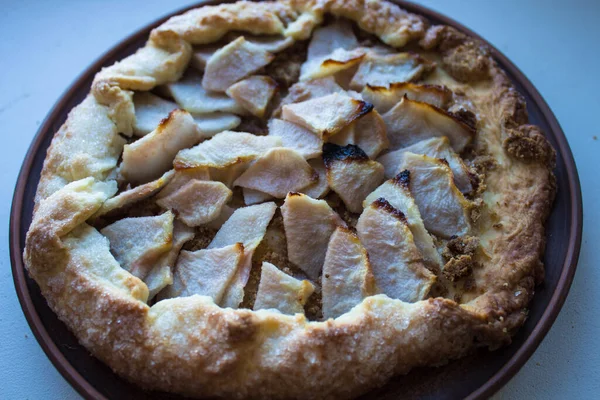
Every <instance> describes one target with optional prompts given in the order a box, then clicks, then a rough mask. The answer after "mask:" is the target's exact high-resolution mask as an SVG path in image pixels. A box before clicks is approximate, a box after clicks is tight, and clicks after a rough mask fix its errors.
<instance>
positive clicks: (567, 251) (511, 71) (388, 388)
mask: <svg viewBox="0 0 600 400" xmlns="http://www.w3.org/2000/svg"><path fill="white" fill-rule="evenodd" d="M395 2H396V3H398V4H399V5H400V6H401V7H403V8H404V9H406V10H408V11H410V12H414V13H417V14H421V15H424V16H425V17H427V18H428V19H429V20H430V21H431V22H432V23H442V24H446V25H452V26H454V27H456V28H457V29H459V30H461V31H463V32H465V33H467V34H469V35H471V36H474V37H476V38H479V39H481V38H480V37H479V36H478V35H477V34H475V33H473V32H472V31H470V30H469V29H467V28H465V27H464V26H462V25H460V24H458V23H457V22H455V21H453V20H451V19H449V18H447V17H445V16H443V15H440V14H438V13H436V12H434V11H431V10H429V9H427V8H424V7H421V6H418V5H414V4H411V3H405V2H404V1H395ZM215 3H218V1H207V2H202V3H199V4H197V5H195V6H193V7H197V6H199V5H203V4H215ZM193 7H188V8H186V9H184V10H179V11H176V12H174V13H173V14H171V15H175V14H179V13H181V12H183V11H185V10H187V9H189V8H193ZM171 15H169V16H167V17H164V18H162V19H160V20H158V21H156V22H154V23H152V24H150V25H148V26H146V27H145V28H142V29H141V30H139V31H138V32H137V33H135V34H133V35H131V36H130V37H128V38H126V39H125V40H123V41H122V42H121V43H119V44H118V45H117V46H115V47H114V48H113V49H112V50H110V51H109V52H107V53H106V54H104V55H103V56H102V57H100V59H99V60H98V61H96V62H95V63H94V64H92V65H91V66H90V67H89V68H88V69H87V70H86V71H85V72H84V73H83V74H82V75H81V76H79V78H77V80H76V81H75V82H74V83H73V84H72V85H71V87H70V88H69V89H68V90H67V91H66V92H65V94H64V95H63V96H62V97H61V98H60V100H59V101H58V102H57V103H56V105H55V106H54V108H53V109H52V111H51V112H50V114H49V115H48V117H47V118H46V120H45V121H44V123H43V124H42V125H41V127H40V129H39V131H38V132H37V134H36V136H35V138H34V140H33V143H32V144H31V146H30V147H29V151H28V152H27V155H26V157H25V161H24V162H23V166H22V167H21V172H20V174H19V178H18V180H17V185H16V189H15V194H14V197H13V203H12V210H11V219H10V253H11V254H10V255H11V261H12V271H13V277H14V281H15V286H16V290H17V294H18V296H19V301H20V302H21V307H22V308H23V312H24V313H25V316H26V317H27V321H28V322H29V325H30V327H31V330H32V331H33V333H34V334H35V337H36V338H37V340H38V342H39V343H40V345H41V346H42V348H43V349H44V351H45V352H46V354H47V355H48V357H49V358H50V360H51V361H52V363H53V364H54V365H55V366H56V368H57V369H58V370H59V372H60V373H61V374H62V375H63V376H64V377H65V379H67V381H69V383H70V384H71V385H73V387H74V388H75V389H76V390H77V391H78V392H79V393H80V394H81V395H82V396H83V397H85V398H87V399H106V398H109V399H130V398H145V399H156V398H165V397H166V398H172V399H179V398H181V397H179V396H175V395H169V394H164V393H155V392H146V391H143V390H141V389H140V388H138V387H137V386H135V385H133V384H131V383H129V382H127V381H125V380H123V379H121V378H119V377H118V376H117V375H115V374H114V373H113V372H112V371H111V370H110V368H108V367H107V366H106V365H104V364H103V363H101V362H100V361H98V360H97V359H96V358H94V357H93V356H92V355H91V354H90V353H89V352H88V351H87V350H86V349H85V348H84V347H82V346H81V345H79V343H78V342H77V339H76V338H75V337H74V336H73V335H72V334H71V332H70V331H69V330H68V329H67V328H66V326H65V325H64V324H63V323H62V322H61V321H60V320H59V319H58V318H57V316H56V315H55V314H54V313H53V312H52V311H51V310H50V308H49V307H48V305H47V304H46V300H45V299H44V298H43V297H42V295H41V294H40V290H39V288H38V286H37V284H36V283H35V282H34V281H33V280H32V279H30V278H29V277H28V275H27V274H26V272H25V270H24V268H23V259H22V253H23V248H24V245H25V234H26V232H27V229H28V228H29V224H30V223H31V217H32V210H33V199H34V195H35V190H36V187H37V183H38V180H39V176H40V171H41V169H42V164H43V161H44V157H45V155H46V149H47V148H48V146H49V145H50V141H51V139H52V136H53V134H54V132H56V131H57V130H58V128H59V127H60V126H61V125H62V123H63V122H64V121H65V119H66V117H67V114H68V112H69V110H71V108H73V107H74V106H75V105H77V104H78V103H79V102H81V101H82V100H83V98H84V97H85V95H86V94H87V93H88V92H89V90H90V85H91V82H92V79H93V77H94V75H95V74H96V72H97V71H99V70H100V68H101V67H103V66H108V65H111V64H113V63H114V62H115V61H117V60H120V59H122V58H124V57H126V56H128V55H130V54H132V53H133V52H134V51H135V50H136V49H137V48H139V47H141V46H143V44H144V42H145V40H146V38H147V37H148V35H149V33H150V30H151V29H152V28H154V27H156V26H158V25H159V24H161V23H162V22H164V21H165V20H166V19H167V18H168V17H170V16H171ZM482 40H483V39H482ZM489 46H490V48H491V49H492V54H493V56H494V58H495V59H496V60H497V61H498V63H499V64H500V66H501V67H502V68H503V69H504V70H505V71H507V73H508V75H509V77H510V78H511V79H512V81H513V82H514V83H515V86H516V87H517V89H518V90H519V92H521V93H522V94H523V95H524V96H525V98H526V100H527V109H528V111H529V117H530V121H531V122H532V123H533V124H536V125H539V126H540V127H541V128H542V130H543V131H544V132H545V133H546V136H547V137H548V139H549V141H550V143H551V144H552V145H553V146H554V148H555V149H556V150H557V153H558V154H557V160H556V161H557V162H556V165H557V166H556V171H555V173H556V178H557V184H558V193H557V197H556V201H555V203H554V209H553V211H552V214H551V215H550V218H549V221H548V223H547V230H546V232H547V246H546V253H545V264H546V280H545V283H544V284H543V285H542V286H540V287H538V288H537V289H536V293H535V297H534V298H533V301H532V303H531V304H530V313H529V319H528V320H527V322H526V323H525V325H524V326H523V327H522V328H521V329H520V330H519V332H518V334H517V335H516V336H515V337H514V341H513V343H512V344H511V345H510V346H507V347H505V348H502V349H500V350H497V351H494V352H488V351H486V350H482V351H480V352H478V353H475V354H473V355H472V356H469V357H466V358H463V359H461V360H458V361H455V362H452V363H450V364H449V365H447V366H445V367H440V368H423V369H417V370H414V371H412V372H411V373H410V374H408V375H407V376H401V377H398V378H395V379H393V380H392V381H390V382H389V383H388V384H387V385H385V386H384V387H382V388H380V389H377V390H375V391H373V392H370V393H369V394H367V395H365V396H364V398H378V399H392V398H393V399H396V398H399V397H402V398H407V399H411V398H435V399H456V398H469V399H484V398H487V397H489V396H491V395H492V394H493V393H494V392H496V391H497V390H498V389H499V388H500V387H501V386H502V385H504V384H505V383H506V382H507V381H508V380H509V379H510V378H511V377H512V376H513V375H514V374H515V373H516V372H517V371H518V370H519V369H520V368H521V366H523V364H525V362H526V361H527V359H529V357H530V356H531V355H532V354H533V352H534V351H535V349H536V348H537V347H538V345H539V344H540V342H541V341H542V339H543V338H544V336H545V335H546V333H547V332H548V330H549V329H550V326H551V325H552V323H553V322H554V320H555V319H556V316H557V315H558V312H559V311H560V309H561V307H562V305H563V303H564V301H565V299H566V297H567V293H568V291H569V287H570V286H571V282H572V280H573V276H574V274H575V269H576V266H577V259H578V256H579V248H580V245H581V229H582V201H581V189H580V186H579V178H578V176H577V169H576V167H575V162H574V160H573V155H572V154H571V150H570V148H569V145H568V143H567V140H566V138H565V135H564V133H563V131H562V129H561V128H560V125H559V124H558V121H557V120H556V118H555V117H554V114H552V111H550V108H549V107H548V105H547V104H546V102H545V101H544V100H543V99H542V97H541V96H540V94H539V93H538V91H537V90H536V89H535V88H534V87H533V85H532V84H531V82H529V80H528V79H527V78H526V77H525V76H524V75H523V73H522V72H521V71H519V69H518V68H517V67H516V66H515V65H514V64H512V63H511V62H510V61H509V60H508V59H507V58H506V57H505V56H504V55H503V54H502V53H500V52H499V51H498V50H497V49H495V48H493V47H492V46H491V45H489Z"/></svg>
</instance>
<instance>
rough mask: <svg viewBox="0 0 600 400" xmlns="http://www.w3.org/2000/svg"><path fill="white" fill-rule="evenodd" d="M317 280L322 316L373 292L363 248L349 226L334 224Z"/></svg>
mask: <svg viewBox="0 0 600 400" xmlns="http://www.w3.org/2000/svg"><path fill="white" fill-rule="evenodd" d="M321 282H322V284H321V285H322V288H323V317H324V318H336V317H339V316H340V315H342V314H345V313H347V312H348V311H350V310H351V309H352V307H354V306H356V305H357V304H358V303H360V302H361V301H362V300H363V299H364V298H365V297H368V296H371V295H373V294H375V282H374V280H373V272H372V271H371V263H370V262H369V256H368V254H367V250H366V249H365V248H364V247H363V245H362V244H361V243H360V240H359V239H358V236H356V234H355V233H353V232H352V231H350V230H349V229H347V228H341V227H338V228H337V229H336V230H335V232H334V233H333V235H331V239H330V240H329V245H328V247H327V254H326V255H325V264H324V265H323V275H322V277H321Z"/></svg>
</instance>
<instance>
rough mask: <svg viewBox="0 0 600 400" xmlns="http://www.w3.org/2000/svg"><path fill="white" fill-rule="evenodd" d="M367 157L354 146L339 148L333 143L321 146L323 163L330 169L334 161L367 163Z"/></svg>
mask: <svg viewBox="0 0 600 400" xmlns="http://www.w3.org/2000/svg"><path fill="white" fill-rule="evenodd" d="M368 160H369V156H367V153H365V152H364V151H363V149H361V148H360V147H358V146H356V145H354V144H347V145H346V146H340V145H337V144H333V143H325V144H323V162H324V163H325V167H330V166H331V164H332V163H334V162H336V161H345V162H350V161H368Z"/></svg>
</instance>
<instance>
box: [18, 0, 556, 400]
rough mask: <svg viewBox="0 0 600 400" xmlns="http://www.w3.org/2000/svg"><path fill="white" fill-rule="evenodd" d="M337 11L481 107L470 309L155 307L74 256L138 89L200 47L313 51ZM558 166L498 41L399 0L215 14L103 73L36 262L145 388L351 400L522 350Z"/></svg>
mask: <svg viewBox="0 0 600 400" xmlns="http://www.w3.org/2000/svg"><path fill="white" fill-rule="evenodd" d="M326 14H333V15H334V16H339V17H344V18H348V19H350V20H352V21H355V22H356V23H357V24H358V26H359V27H360V28H361V29H363V30H364V31H366V32H369V33H372V34H375V35H377V36H378V37H379V38H380V39H381V40H382V41H383V42H385V43H386V44H388V45H391V46H393V47H397V48H399V47H403V46H405V45H406V44H408V43H411V44H412V45H415V46H416V45H417V44H416V43H418V45H419V46H420V47H421V48H422V49H424V50H428V51H430V52H431V54H433V56H434V57H437V60H438V61H439V62H440V65H441V66H442V67H443V68H444V70H445V71H447V72H448V73H449V74H450V77H451V78H453V81H454V83H453V89H454V90H455V91H457V90H462V91H464V92H465V93H466V94H467V95H468V97H469V98H470V99H471V100H472V101H473V102H474V103H476V105H477V109H478V110H479V111H480V114H479V115H478V119H479V121H478V137H477V141H476V143H475V149H474V155H475V161H474V162H475V164H476V165H480V166H481V168H480V169H479V172H480V173H481V174H482V175H485V179H484V182H485V187H480V191H482V192H483V197H482V199H483V200H482V202H483V205H482V206H481V207H479V208H478V209H477V211H476V215H474V217H475V218H476V219H477V222H476V223H475V230H476V231H477V233H478V234H479V238H480V240H481V246H482V248H483V249H484V251H483V253H484V254H483V255H480V257H484V261H485V262H484V263H483V264H484V265H483V266H481V267H480V268H473V288H472V289H471V290H470V291H469V290H467V291H466V292H467V295H466V298H464V299H463V303H462V304H457V303H456V302H455V301H452V300H449V299H444V298H431V299H427V300H423V301H420V302H417V303H414V304H408V303H404V302H401V301H398V300H392V299H389V298H388V297H386V296H383V295H378V296H372V297H368V298H366V299H365V300H364V301H363V302H362V303H361V304H360V305H359V306H357V307H355V308H354V309H353V310H352V311H351V312H350V313H348V314H345V315H343V316H341V317H339V318H337V319H335V320H327V321H324V322H316V321H308V320H307V319H306V318H305V317H304V316H303V315H300V314H297V315H296V316H287V315H282V314H279V313H275V312H272V311H266V310H261V311H250V310H247V309H237V310H234V309H223V308H220V307H218V306H216V305H215V304H214V303H213V302H212V301H210V300H209V299H208V298H206V297H200V296H192V297H186V298H176V299H171V300H165V301H161V302H158V303H156V304H155V305H153V306H152V307H150V306H148V305H147V304H146V303H145V300H146V298H147V296H148V289H147V287H146V285H145V284H144V283H143V282H142V281H141V280H139V279H138V278H136V277H134V276H132V275H130V274H129V273H126V272H124V271H123V272H119V271H117V272H115V271H113V272H112V273H111V274H107V275H106V276H99V275H98V273H97V272H91V271H92V269H91V268H90V265H92V264H93V263H94V262H95V261H97V260H95V259H94V256H93V254H87V253H86V252H85V251H84V250H83V251H74V250H73V249H72V248H71V247H69V246H68V244H67V243H65V240H63V239H64V238H65V237H67V236H69V235H78V234H80V233H81V232H80V231H81V230H82V229H85V225H82V224H84V223H85V221H86V220H87V219H88V218H89V217H90V216H92V215H93V214H94V213H95V212H96V211H97V210H98V209H99V208H100V207H101V206H102V203H103V201H104V200H106V198H107V197H108V196H109V195H106V194H104V193H103V192H102V190H100V189H98V188H97V185H98V183H97V181H104V180H106V179H108V175H109V173H110V171H111V170H112V169H113V168H114V167H115V166H116V161H117V159H118V155H119V154H120V152H121V150H122V146H123V144H124V143H125V140H124V139H123V138H122V137H121V136H120V135H119V133H124V134H130V133H131V129H132V124H133V121H134V118H135V117H134V114H133V103H132V93H133V92H132V90H150V89H152V88H154V87H156V86H157V85H160V84H164V83H167V82H171V81H175V80H177V79H179V78H180V76H181V75H182V73H183V72H184V70H185V68H186V67H187V64H188V62H189V59H190V56H191V45H196V44H203V43H211V42H214V41H216V40H218V39H219V38H221V37H222V36H223V35H224V34H226V33H227V32H229V31H232V30H235V31H246V32H250V33H252V34H282V35H286V36H291V37H293V38H295V39H297V40H298V39H307V38H308V37H309V36H310V34H311V32H312V30H313V29H314V28H315V27H316V26H317V25H318V24H320V23H322V22H323V19H324V17H325V15H326ZM92 136H93V138H94V139H93V146H90V141H89V140H88V139H90V138H91V137H92ZM92 147H93V149H92ZM478 154H480V155H481V157H480V158H478V157H477V155H478ZM490 155H491V160H493V161H491V162H490V161H489V160H490ZM113 159H114V163H113V164H114V165H113V164H111V160H113ZM553 165H554V150H553V149H552V148H551V146H550V145H549V144H548V142H547V141H546V140H545V139H544V137H543V135H542V134H541V132H540V130H539V128H537V127H534V126H531V125H529V124H528V117H527V112H526V108H525V102H524V100H523V98H522V96H521V95H520V94H519V93H518V92H517V91H516V90H515V88H514V87H513V85H512V84H511V82H510V81H509V79H508V78H507V77H506V75H505V74H504V72H503V71H502V70H501V69H500V68H499V67H498V66H497V64H496V63H495V61H494V60H493V59H492V58H491V56H490V53H489V51H488V50H487V49H486V47H485V45H483V44H482V43H479V42H478V41H476V40H474V39H472V38H470V37H468V36H465V35H464V34H462V33H460V32H458V31H456V30H455V29H454V28H451V27H448V26H433V27H429V26H428V23H427V21H426V20H425V19H423V18H422V17H420V16H416V15H412V14H409V13H407V12H405V11H403V10H401V9H400V8H399V7H398V6H396V5H394V4H391V3H388V2H386V1H366V0H311V1H304V0H287V1H286V0H281V1H276V2H272V3H267V2H261V3H251V2H238V3H235V4H226V5H220V6H214V7H208V6H206V7H201V8H199V9H195V10H192V11H189V12H187V13H185V14H183V15H180V16H176V17H173V18H171V19H170V20H169V21H167V22H166V23H164V24H163V25H161V26H160V27H158V28H156V29H155V30H153V32H152V34H151V35H150V39H149V41H148V42H147V43H146V46H145V47H144V48H143V49H141V50H139V51H138V52H137V53H136V54H134V55H132V56H130V57H128V58H126V59H125V60H123V61H121V62H119V63H117V64H115V65H113V66H111V67H108V68H105V69H103V70H102V71H101V72H99V73H98V74H97V75H96V78H95V80H94V84H93V87H92V92H91V93H90V95H88V97H87V98H86V99H85V100H84V102H83V103H82V104H81V105H79V106H77V107H75V108H74V109H73V110H72V111H71V113H70V115H69V117H68V119H67V121H66V122H65V124H64V125H63V126H62V127H61V129H60V130H59V131H58V132H57V134H56V135H55V137H54V139H53V141H52V145H51V147H50V148H49V149H48V153H47V157H46V160H45V163H44V169H43V171H42V176H41V179H40V183H39V187H38V192H37V195H36V210H35V213H34V216H33V222H32V224H31V227H30V229H29V232H28V234H27V241H26V249H25V253H24V259H25V264H26V267H27V270H28V271H29V273H30V275H31V276H32V277H33V278H34V279H35V280H36V282H37V283H38V284H39V285H40V288H41V290H42V293H43V295H44V296H45V298H46V299H47V301H48V303H49V305H50V307H51V308H52V310H54V312H56V313H57V314H58V316H59V317H60V319H61V320H62V321H64V322H65V323H66V324H67V326H68V327H69V328H70V329H71V330H72V331H73V332H74V333H75V335H76V336H77V338H78V339H79V341H80V342H81V343H82V344H83V345H84V346H85V347H86V348H87V349H89V350H90V351H91V352H92V353H93V354H94V355H95V356H96V357H98V358H99V359H101V360H102V361H103V362H105V363H106V364H108V365H109V366H110V367H111V368H112V369H113V370H114V371H115V372H116V373H118V374H119V375H121V376H123V377H125V378H127V379H128V380H130V381H132V382H135V383H137V384H139V385H140V386H142V387H143V388H147V389H156V390H161V391H169V392H176V393H181V394H186V395H190V396H194V397H200V396H222V397H225V398H265V397H269V398H349V397H354V396H357V395H358V394H360V393H364V392H366V391H368V390H369V389H371V388H373V387H376V386H378V385H381V384H383V383H384V382H386V381H387V380H388V379H389V378H390V377H391V376H392V375H394V374H402V373H407V372H408V371H409V370H410V369H412V368H414V367H417V366H435V365H441V364H444V363H446V362H448V361H449V360H452V359H456V358H458V357H461V356H464V355H465V354H467V353H468V352H470V351H472V350H473V349H475V348H479V347H488V348H490V349H494V348H497V347H499V346H502V345H506V344H508V343H510V341H511V335H513V334H514V333H515V331H516V329H517V328H519V327H520V326H521V325H522V324H523V322H524V321H525V319H526V316H527V312H526V307H527V304H528V302H529V301H530V299H531V297H532V296H533V293H534V287H535V284H536V283H539V282H540V281H541V280H542V279H543V264H542V262H541V255H542V254H543V250H544V245H545V233H544V221H545V220H546V217H547V216H548V213H549V211H550V208H551V204H552V200H553V198H554V192H555V181H554V176H553V174H552V168H553ZM84 178H87V180H85V179H84ZM81 179H84V181H80V180H81ZM75 181H77V182H75ZM70 182H75V183H74V184H71V185H69V186H66V187H65V185H67V184H68V183H70ZM73 185H74V186H73Z"/></svg>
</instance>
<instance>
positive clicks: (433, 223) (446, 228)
mask: <svg viewBox="0 0 600 400" xmlns="http://www.w3.org/2000/svg"><path fill="white" fill-rule="evenodd" d="M402 168H403V169H408V170H409V171H410V192H411V193H412V195H413V197H414V199H415V203H416V204H417V206H418V207H419V211H420V212H421V216H422V217H423V222H424V223H425V228H427V230H428V231H429V232H432V233H433V234H435V235H438V236H441V237H443V238H446V239H448V238H450V237H452V236H463V235H466V234H467V233H469V231H470V228H471V226H470V220H469V211H470V208H471V204H470V203H469V201H468V200H467V199H465V197H464V196H463V194H462V193H461V192H460V190H458V188H457V187H456V185H455V184H454V180H453V179H452V171H451V170H450V167H448V164H447V163H446V162H445V161H444V160H439V159H437V158H431V157H428V156H424V155H417V154H414V153H410V152H408V153H406V154H405V155H404V162H403V164H402Z"/></svg>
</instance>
